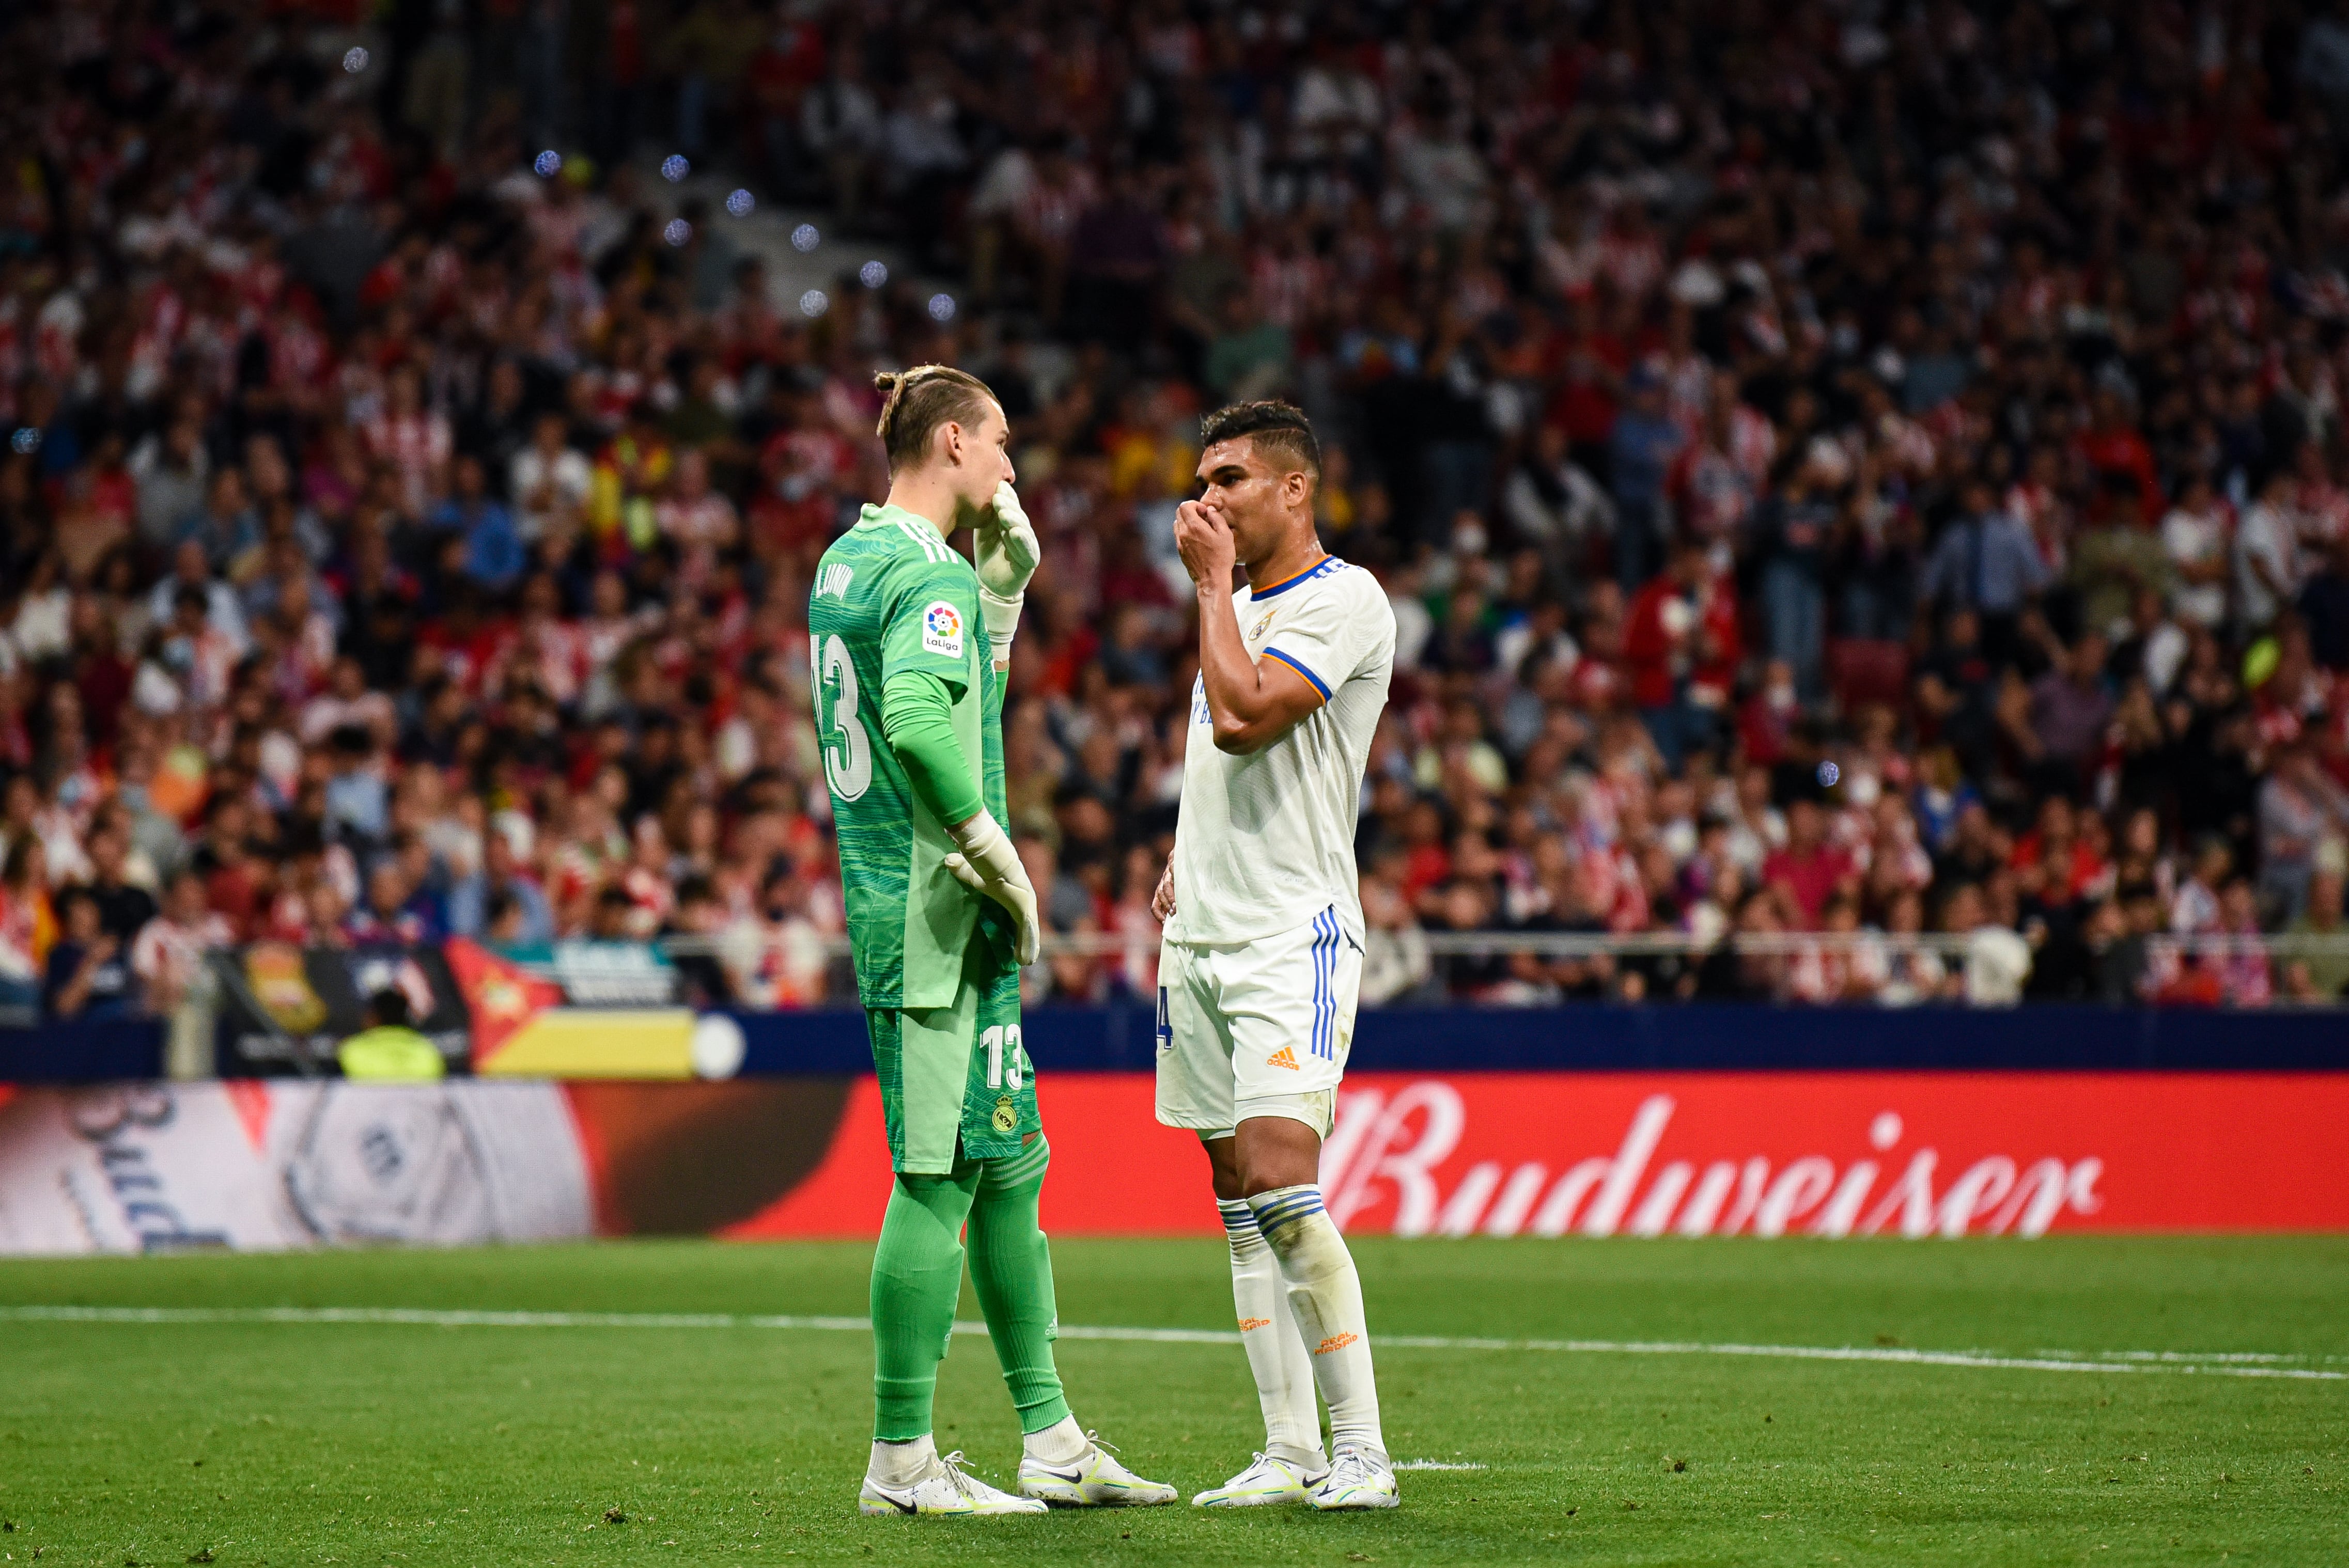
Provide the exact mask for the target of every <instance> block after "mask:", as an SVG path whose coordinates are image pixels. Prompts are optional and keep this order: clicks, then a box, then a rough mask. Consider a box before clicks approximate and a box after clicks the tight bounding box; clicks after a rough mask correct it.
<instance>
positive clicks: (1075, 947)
mask: <svg viewBox="0 0 2349 1568" xmlns="http://www.w3.org/2000/svg"><path fill="white" fill-rule="evenodd" d="M2000 934H2005V935H2014V934H2015V933H2011V932H2006V931H2005V929H2004V928H2003V927H1999V926H1985V927H1983V928H1982V930H1981V931H1976V932H1914V933H1906V934H1897V933H1892V932H1882V931H1841V932H1837V931H1775V932H1728V933H1723V934H1719V935H1706V934H1702V933H1697V932H1684V931H1635V932H1581V931H1428V930H1425V929H1423V928H1420V927H1410V928H1406V929H1405V930H1403V931H1399V932H1398V931H1373V932H1371V939H1372V940H1381V939H1390V940H1394V941H1398V942H1413V943H1415V944H1416V943H1423V944H1425V951H1426V952H1427V953H1428V954H1429V955H1430V956H1432V957H1436V958H1492V957H1500V956H1508V955H1516V954H1526V955H1529V956H1532V957H1536V958H1554V959H1575V958H1654V957H1669V956H1682V957H1702V956H1704V955H1706V954H1711V953H1713V952H1716V951H1718V950H1720V949H1722V948H1724V947H1726V948H1729V949H1731V950H1733V951H1734V952H1736V953H1738V954H1747V955H1751V956H1754V957H1800V956H1807V955H1810V954H1831V955H1845V954H1914V953H1930V954H1934V955H1935V956H1937V957H1941V958H1963V957H1965V956H1966V955H1967V954H1970V953H1971V952H1974V951H1975V950H1977V949H1978V948H1979V947H1980V945H1981V944H1982V940H1983V938H1984V937H1985V936H1986V935H1988V936H1996V935H2000ZM818 940H819V941H820V942H821V943H822V944H823V952H824V955H825V956H826V957H827V958H845V957H847V956H848V955H849V944H848V939H847V938H846V937H844V936H826V937H822V938H819V939H818ZM1157 940H1158V939H1157V938H1156V937H1155V936H1142V935H1126V934H1121V933H1118V932H1077V933H1062V934H1053V935H1050V936H1047V937H1045V938H1044V945H1043V957H1044V958H1045V959H1051V958H1063V957H1067V958H1119V957H1123V956H1124V955H1126V954H1129V953H1133V952H1134V951H1136V950H1137V949H1139V950H1143V951H1147V950H1149V949H1151V948H1153V947H1154V946H1155V945H1156V944H1157ZM2147 944H2148V946H2149V947H2151V948H2152V949H2153V950H2154V951H2155V952H2157V953H2158V954H2166V955H2170V956H2175V957H2179V958H2188V957H2191V958H2243V957H2251V956H2256V955H2262V954H2263V955H2265V956H2266V957H2268V958H2270V959H2276V958H2349V931H2344V932H2341V933H2337V934H2314V933H2297V934H2274V935H2251V934H2199V935H2185V934H2170V933H2164V934H2159V935H2156V936H2153V937H2149V938H2147ZM660 946H661V948H662V950H663V951H665V952H667V954H669V955H670V956H672V957H679V958H681V957H688V956H702V957H722V956H724V955H725V954H727V953H728V952H729V951H730V947H729V944H727V942H726V941H725V940H724V939H723V938H720V937H715V936H667V937H663V938H662V939H661V941H660Z"/></svg>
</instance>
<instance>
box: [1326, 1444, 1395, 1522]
mask: <svg viewBox="0 0 2349 1568" xmlns="http://www.w3.org/2000/svg"><path fill="white" fill-rule="evenodd" d="M1306 1501H1309V1502H1310V1503H1311V1504H1312V1505H1313V1506H1314V1507H1316V1508H1321V1509H1335V1508H1400V1507H1402V1494H1401V1493H1400V1492H1398V1491H1396V1490H1395V1478H1394V1466H1392V1465H1391V1464H1389V1463H1388V1462H1387V1460H1386V1458H1385V1456H1384V1455H1382V1454H1376V1453H1373V1452H1371V1450H1370V1449H1358V1448H1354V1447H1352V1446H1351V1445H1349V1446H1347V1447H1345V1448H1342V1449H1339V1450H1338V1457H1337V1458H1336V1459H1335V1460H1331V1461H1330V1473H1329V1474H1328V1475H1327V1476H1325V1477H1323V1478H1322V1480H1321V1483H1320V1484H1319V1486H1316V1487H1315V1488H1313V1490H1312V1493H1311V1495H1310V1496H1309V1497H1308V1498H1307V1499H1306Z"/></svg>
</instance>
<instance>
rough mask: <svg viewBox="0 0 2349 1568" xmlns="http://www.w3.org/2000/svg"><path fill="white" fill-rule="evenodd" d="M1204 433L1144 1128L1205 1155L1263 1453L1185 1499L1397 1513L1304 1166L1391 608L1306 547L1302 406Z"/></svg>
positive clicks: (1347, 1015)
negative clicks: (1194, 617) (1164, 1130)
mask: <svg viewBox="0 0 2349 1568" xmlns="http://www.w3.org/2000/svg"><path fill="white" fill-rule="evenodd" d="M1200 433H1201V436H1202V438H1203V442H1204V446H1205V450H1204V452H1203V453H1202V455H1201V457H1200V459H1199V479H1200V481H1201V482H1202V483H1203V484H1204V485H1205V486H1206V490H1205V493H1203V494H1202V495H1201V496H1200V498H1199V499H1198V500H1189V501H1185V502H1184V503H1183V504H1182V505H1181V506H1180V507H1178V508H1176V510H1175V521H1174V539H1175V543H1176V545H1177V546H1178V548H1180V550H1181V551H1182V554H1183V564H1184V565H1185V567H1186V568H1187V569H1188V570H1189V572H1190V573H1191V579H1192V582H1193V583H1194V584H1195V586H1196V589H1197V592H1198V599H1199V679H1198V684H1197V685H1196V686H1194V687H1193V688H1192V694H1191V729H1190V738H1189V740H1188V742H1187V743H1186V745H1185V750H1184V761H1183V809H1182V818H1181V820H1180V822H1179V824H1178V826H1177V827H1176V829H1175V833H1174V860H1173V861H1172V862H1171V863H1170V864H1169V865H1168V866H1167V869H1166V875H1165V877H1164V879H1163V880H1162V881H1161V882H1160V883H1159V887H1158V896H1157V900H1156V908H1157V911H1158V913H1159V917H1160V918H1161V919H1163V920H1165V921H1166V922H1167V924H1166V934H1165V944H1164V950H1163V952H1162V954H1161V956H1160V959H1159V971H1158V978H1159V989H1158V1119H1159V1120H1160V1121H1162V1122H1164V1123H1166V1124H1167V1125H1168V1126H1170V1127H1187V1128H1191V1129H1193V1130H1195V1131H1196V1132H1197V1133H1198V1134H1199V1138H1200V1140H1201V1141H1202V1142H1203V1143H1204V1144H1205V1145H1206V1150H1207V1161H1208V1165H1209V1167H1210V1169H1211V1171H1212V1172H1213V1175H1214V1180H1215V1188H1216V1206H1217V1207H1218V1208H1219V1209H1221V1210H1222V1212H1223V1216H1224V1227H1225V1232H1226V1237H1227V1239H1228V1240H1229V1241H1230V1243H1231V1255H1232V1298H1233V1302H1234V1305H1236V1306H1237V1308H1238V1312H1239V1326H1240V1338H1241V1343H1242V1345H1244V1346H1246V1347H1247V1358H1248V1367H1249V1370H1250V1371H1252V1372H1253V1373H1254V1374H1255V1375H1256V1383H1257V1398H1258V1399H1259V1400H1260V1402H1261V1403H1262V1405H1263V1407H1264V1420H1265V1451H1264V1452H1263V1453H1261V1454H1258V1455H1257V1457H1256V1460H1255V1461H1254V1462H1253V1463H1251V1464H1250V1465H1249V1466H1248V1467H1247V1469H1245V1470H1242V1471H1241V1472H1240V1473H1239V1474H1237V1475H1236V1476H1234V1477H1233V1478H1232V1479H1231V1480H1228V1481H1226V1483H1225V1484H1224V1485H1222V1486H1220V1487H1216V1488H1214V1489H1212V1490H1210V1491H1203V1492H1201V1493H1200V1494H1199V1495H1198V1496H1197V1497H1195V1498H1194V1499H1193V1500H1192V1501H1194V1502H1195V1503H1197V1504H1198V1505H1199V1506H1201V1507H1205V1508H1219V1507H1222V1508H1229V1507H1247V1506H1251V1505H1255V1504H1261V1503H1278V1502H1309V1503H1310V1504H1312V1505H1313V1506H1314V1507H1316V1508H1323V1509H1338V1508H1392V1507H1394V1506H1395V1504H1396V1502H1397V1501H1399V1500H1398V1498H1397V1495H1396V1491H1395V1479H1394V1468H1393V1466H1392V1463H1391V1462H1390V1461H1389V1460H1388V1457H1387V1450H1386V1441H1385V1439H1384V1438H1383V1437H1382V1436H1381V1432H1380V1429H1379V1397H1378V1389H1377V1387H1376V1384H1375V1383H1374V1381H1373V1379H1372V1377H1371V1344H1370V1330H1369V1328H1368V1326H1366V1325H1365V1324H1364V1322H1363V1317H1362V1286H1361V1279H1360V1277H1359V1276H1358V1275H1357V1274H1355V1272H1354V1260H1353V1258H1352V1256H1351V1255H1350V1253H1348V1252H1347V1250H1346V1243H1345V1239H1344V1238H1343V1237H1342V1236H1340V1234H1339V1233H1338V1227H1337V1226H1336V1225H1335V1224H1333V1223H1332V1222H1330V1217H1329V1215H1328V1214H1326V1213H1324V1212H1322V1207H1321V1188H1320V1158H1321V1140H1323V1139H1324V1138H1326V1137H1327V1136H1328V1135H1329V1132H1330V1122H1331V1119H1332V1116H1333V1112H1334V1109H1335V1106H1336V1101H1337V1088H1338V1080H1339V1078H1340V1075H1341V1074H1342V1073H1343V1072H1344V1071H1345V1068H1346V1051H1347V1047H1349V1046H1350V1045H1351V1044H1352V1043H1353V1037H1354V1004H1355V1000H1356V997H1357V995H1359V993H1360V989H1361V975H1362V907H1361V896H1360V892H1359V890H1358V887H1357V884H1356V880H1355V871H1354V823H1355V818H1356V815H1357V806H1358V802H1359V800H1360V798H1361V788H1362V769H1363V766H1364V764H1365V762H1366V761H1367V760H1368V758H1369V756H1370V750H1371V733H1372V731H1374V730H1375V729H1376V728H1377V727H1378V722H1379V714H1380V711H1381V709H1382V708H1384V707H1386V700H1387V681H1388V677H1389V676H1390V675H1391V674H1392V669H1393V665H1394V642H1395V624H1394V613H1393V611H1392V610H1391V609H1389V608H1388V606H1387V599H1386V593H1385V591H1384V590H1383V589H1381V587H1380V585H1379V583H1377V581H1376V580H1375V579H1373V578H1372V577H1371V574H1370V573H1367V572H1364V571H1362V570H1361V569H1360V568H1359V567H1353V566H1349V565H1348V564H1346V562H1342V561H1340V560H1339V559H1338V558H1337V557H1336V556H1334V555H1330V554H1328V553H1326V552H1324V551H1323V550H1322V549H1321V545H1320V542H1319V539H1318V538H1317V537H1316V535H1315V533H1314V531H1313V492H1314V487H1315V485H1316V484H1318V483H1319V480H1320V476H1321V456H1320V449H1319V445H1318V444H1317V443H1316V442H1315V440H1314V438H1313V429H1312V426H1311V425H1310V424H1309V423H1308V422H1307V420H1306V418H1305V416H1304V415H1303V414H1302V413H1300V412H1299V410H1298V409H1296V408H1293V407H1289V406H1288V404H1286V403H1270V402H1267V403H1242V404H1237V405H1235V406H1234V407H1228V408H1224V409H1221V410H1219V411H1218V412H1216V413H1215V414H1213V415H1210V416H1209V417H1208V418H1207V419H1206V423H1205V425H1204V426H1203V427H1202V428H1201V432H1200ZM1235 562H1237V564H1238V565H1241V566H1244V567H1245V568H1247V579H1248V586H1247V587H1245V588H1242V589H1240V590H1238V591H1237V592H1234V591H1233V589H1232V568H1233V566H1234V564H1235ZM1317 1384H1318V1385H1319V1389H1320V1393H1321V1397H1322V1398H1323V1399H1325V1400H1326V1401H1327V1402H1328V1403H1329V1406H1330V1453H1329V1456H1328V1457H1327V1458H1326V1459H1325V1458H1324V1455H1323V1450H1322V1446H1321V1423H1320V1418H1319V1411H1318V1410H1317V1409H1316V1408H1315V1406H1314V1400H1313V1397H1314V1389H1315V1386H1316V1385H1317Z"/></svg>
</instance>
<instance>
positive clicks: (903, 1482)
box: [864, 1432, 938, 1491]
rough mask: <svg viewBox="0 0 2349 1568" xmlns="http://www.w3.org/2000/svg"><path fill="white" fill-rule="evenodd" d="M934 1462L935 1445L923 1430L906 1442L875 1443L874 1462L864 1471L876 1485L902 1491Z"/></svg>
mask: <svg viewBox="0 0 2349 1568" xmlns="http://www.w3.org/2000/svg"><path fill="white" fill-rule="evenodd" d="M937 1462H938V1445H937V1444H936V1442H934V1441H932V1440H931V1439H930V1435H929V1434H928V1433H926V1432H925V1433H924V1434H923V1435H922V1436H920V1437H918V1438H916V1439H914V1440H913V1441H911V1442H908V1443H879V1442H876V1443H874V1445H873V1462H872V1464H871V1465H870V1466H868V1467H867V1468H866V1469H865V1471H864V1475H865V1479H866V1480H871V1481H873V1482H874V1483H875V1484H876V1485H880V1486H885V1487H892V1488H895V1489H896V1490H898V1491H903V1490H905V1488H906V1487H909V1486H911V1485H913V1484H914V1483H915V1482H916V1481H917V1480H921V1479H922V1478H923V1477H924V1476H926V1475H927V1474H929V1473H930V1470H931V1468H932V1467H933V1466H935V1465H936V1463H937Z"/></svg>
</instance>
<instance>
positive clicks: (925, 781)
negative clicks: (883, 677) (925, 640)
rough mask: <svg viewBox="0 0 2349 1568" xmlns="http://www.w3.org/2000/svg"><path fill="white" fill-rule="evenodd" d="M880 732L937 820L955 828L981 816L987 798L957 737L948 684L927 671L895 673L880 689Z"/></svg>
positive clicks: (952, 700)
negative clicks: (982, 795)
mask: <svg viewBox="0 0 2349 1568" xmlns="http://www.w3.org/2000/svg"><path fill="white" fill-rule="evenodd" d="M881 733H882V735H883V737H884V738H886V739H887V740H888V742H889V749H890V750H891V751H893V752H895V754H896V757H897V763H898V766H900V767H902V768H903V769H905V778H906V779H907V780H908V781H909V782H910V783H911V784H912V785H913V789H914V793H915V794H916V795H917V796H919V797H920V798H921V801H922V804H923V805H925V806H927V807H928V808H929V809H930V811H931V814H932V815H934V816H936V818H937V820H939V821H941V822H943V823H945V824H947V826H948V827H952V826H953V825H954V824H956V823H957V822H967V821H968V820H970V819H971V818H973V817H975V816H977V815H978V810H979V808H980V806H981V805H983V804H984V802H983V801H981V800H980V799H979V795H978V779H977V776H976V775H977V770H976V769H973V768H972V767H971V765H970V759H969V758H968V757H966V756H964V755H963V749H962V743H961V742H960V741H958V740H957V739H956V738H955V732H954V699H953V697H952V696H951V695H950V694H949V693H948V692H947V684H946V682H944V681H943V680H940V679H939V678H938V677H937V676H934V675H931V674H929V673H927V672H926V671H923V670H905V671H901V672H900V673H898V674H896V675H893V676H890V677H889V681H888V684H887V685H886V686H884V687H883V688H882V691H881Z"/></svg>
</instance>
